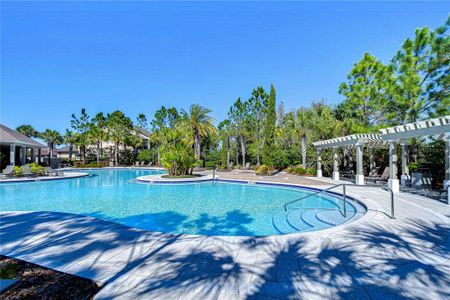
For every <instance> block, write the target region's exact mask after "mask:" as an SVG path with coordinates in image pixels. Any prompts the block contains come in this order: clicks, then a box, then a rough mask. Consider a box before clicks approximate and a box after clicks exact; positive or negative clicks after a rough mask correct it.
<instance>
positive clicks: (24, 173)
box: [22, 165, 36, 177]
mask: <svg viewBox="0 0 450 300" xmlns="http://www.w3.org/2000/svg"><path fill="white" fill-rule="evenodd" d="M22 176H26V177H35V176H36V174H34V173H31V169H30V166H27V165H25V166H22Z"/></svg>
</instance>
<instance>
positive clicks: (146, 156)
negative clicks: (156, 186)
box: [137, 149, 152, 163]
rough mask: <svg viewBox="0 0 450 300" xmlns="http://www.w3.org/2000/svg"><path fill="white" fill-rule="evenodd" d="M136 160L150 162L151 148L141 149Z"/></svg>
mask: <svg viewBox="0 0 450 300" xmlns="http://www.w3.org/2000/svg"><path fill="white" fill-rule="evenodd" d="M137 160H138V161H145V162H146V163H149V162H151V161H152V150H150V149H147V150H142V151H141V152H139V154H138V155H137Z"/></svg>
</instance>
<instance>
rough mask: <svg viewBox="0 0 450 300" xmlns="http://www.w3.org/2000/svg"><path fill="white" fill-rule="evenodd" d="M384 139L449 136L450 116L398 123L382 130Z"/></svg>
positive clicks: (443, 137)
mask: <svg viewBox="0 0 450 300" xmlns="http://www.w3.org/2000/svg"><path fill="white" fill-rule="evenodd" d="M380 131H381V133H382V135H381V137H382V138H383V140H384V141H399V140H402V139H410V138H419V137H426V136H434V137H436V138H438V139H445V138H447V139H448V138H449V134H450V116H444V117H440V118H435V119H429V120H424V121H420V122H414V123H408V124H404V125H398V126H394V127H389V128H385V129H381V130H380Z"/></svg>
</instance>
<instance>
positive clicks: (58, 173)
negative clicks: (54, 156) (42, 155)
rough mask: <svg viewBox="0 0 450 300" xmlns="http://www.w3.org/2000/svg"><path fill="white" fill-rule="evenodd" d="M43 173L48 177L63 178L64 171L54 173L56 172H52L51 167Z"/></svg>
mask: <svg viewBox="0 0 450 300" xmlns="http://www.w3.org/2000/svg"><path fill="white" fill-rule="evenodd" d="M45 172H46V173H47V175H49V176H58V175H61V176H63V175H64V171H56V170H53V168H52V167H45Z"/></svg>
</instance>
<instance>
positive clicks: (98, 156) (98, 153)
mask: <svg viewBox="0 0 450 300" xmlns="http://www.w3.org/2000/svg"><path fill="white" fill-rule="evenodd" d="M98 163H100V143H99V142H97V164H98Z"/></svg>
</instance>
